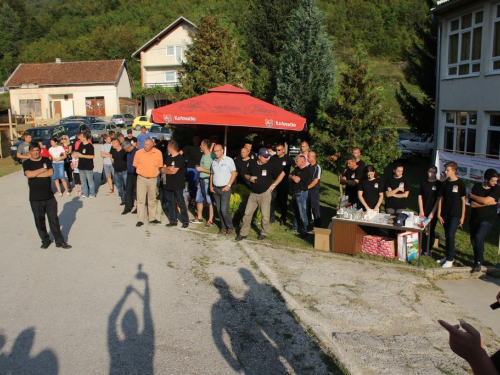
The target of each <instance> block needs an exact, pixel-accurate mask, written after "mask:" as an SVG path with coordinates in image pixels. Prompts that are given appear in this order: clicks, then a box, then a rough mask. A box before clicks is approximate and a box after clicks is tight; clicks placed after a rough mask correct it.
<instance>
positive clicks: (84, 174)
mask: <svg viewBox="0 0 500 375" xmlns="http://www.w3.org/2000/svg"><path fill="white" fill-rule="evenodd" d="M80 180H81V181H82V195H85V196H86V197H88V196H89V189H90V196H91V197H95V183H94V171H86V170H81V169H80ZM87 183H88V186H87Z"/></svg>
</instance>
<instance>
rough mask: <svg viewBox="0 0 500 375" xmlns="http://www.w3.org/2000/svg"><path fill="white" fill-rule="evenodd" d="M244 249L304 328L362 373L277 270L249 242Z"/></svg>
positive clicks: (350, 368) (355, 373)
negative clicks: (302, 303)
mask: <svg viewBox="0 0 500 375" xmlns="http://www.w3.org/2000/svg"><path fill="white" fill-rule="evenodd" d="M240 245H241V247H242V248H243V251H244V252H245V253H246V254H247V255H248V257H249V258H250V259H252V260H253V261H254V262H255V263H257V265H258V266H259V269H260V270H261V271H262V273H263V274H264V275H265V276H266V277H267V278H268V279H269V282H270V283H271V285H272V286H273V287H274V288H276V289H277V290H278V291H279V292H280V294H281V296H282V297H283V299H284V300H285V302H286V303H287V305H288V307H289V309H290V310H291V311H292V312H294V313H295V314H297V316H298V317H299V318H300V320H301V322H300V323H301V324H302V325H305V327H304V328H306V329H311V330H313V332H314V334H315V335H316V336H317V337H318V339H319V340H320V341H321V343H323V344H324V345H325V346H326V347H327V348H328V350H329V351H330V352H331V353H332V354H333V355H334V356H335V358H336V359H337V360H338V361H339V362H340V363H341V364H342V366H344V368H345V369H347V371H349V373H350V374H353V375H362V372H361V371H360V370H359V369H358V368H357V367H356V365H355V364H354V363H352V362H351V361H349V360H348V359H347V358H346V357H345V355H344V353H343V352H342V350H341V349H340V348H339V347H338V345H337V343H336V342H335V341H334V340H333V339H332V338H331V333H329V332H326V331H325V329H324V328H323V326H322V325H321V324H320V323H319V322H318V321H317V320H316V319H314V318H313V317H311V316H309V315H308V314H307V313H306V312H305V310H304V309H303V308H302V306H301V305H300V304H299V303H298V302H297V301H296V300H295V299H294V298H293V297H292V296H291V295H290V294H288V293H287V292H286V291H285V289H284V288H283V286H282V285H281V283H280V282H279V280H278V277H277V276H276V274H275V272H274V271H273V270H271V269H270V268H269V267H268V266H267V265H266V264H265V263H264V261H263V260H262V258H261V257H260V256H259V254H257V253H256V252H255V251H254V250H253V249H252V248H251V247H250V246H249V244H248V243H241V242H240Z"/></svg>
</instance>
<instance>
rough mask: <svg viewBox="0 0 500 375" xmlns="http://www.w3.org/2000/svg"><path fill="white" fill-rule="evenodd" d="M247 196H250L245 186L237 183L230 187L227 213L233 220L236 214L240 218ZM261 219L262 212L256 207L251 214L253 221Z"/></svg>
mask: <svg viewBox="0 0 500 375" xmlns="http://www.w3.org/2000/svg"><path fill="white" fill-rule="evenodd" d="M249 196H250V190H248V188H247V187H245V186H243V185H239V184H238V185H234V186H232V187H231V198H230V200H229V213H230V214H231V216H232V217H233V220H234V218H235V217H237V216H238V215H240V216H241V218H243V215H244V213H245V207H246V206H247V201H248V197H249ZM241 218H237V220H236V221H239V219H241ZM261 220H262V214H261V212H260V209H259V208H257V210H256V211H255V213H254V216H253V221H254V222H255V223H259V222H260V221H261Z"/></svg>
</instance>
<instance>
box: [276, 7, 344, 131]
mask: <svg viewBox="0 0 500 375" xmlns="http://www.w3.org/2000/svg"><path fill="white" fill-rule="evenodd" d="M322 21H323V17H322V15H321V13H320V11H319V9H318V7H317V5H316V1H315V0H301V1H300V3H299V6H298V8H297V9H296V10H294V11H293V13H292V15H291V17H290V20H289V22H288V27H287V29H286V32H285V40H286V42H285V44H284V45H283V50H282V53H281V56H280V58H279V68H278V72H277V75H276V95H275V96H274V100H273V102H274V104H275V105H277V106H279V107H281V108H284V109H286V110H288V111H291V112H293V113H296V114H298V115H301V116H304V117H306V119H307V121H308V122H309V123H314V122H315V121H316V118H317V112H318V109H319V106H320V103H322V102H323V101H324V100H325V99H326V97H327V95H328V92H329V90H330V87H332V85H333V82H334V78H335V62H334V55H333V51H332V45H331V43H330V41H329V40H328V36H327V34H326V32H325V29H324V27H323V24H322Z"/></svg>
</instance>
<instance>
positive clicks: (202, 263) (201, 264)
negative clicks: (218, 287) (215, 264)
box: [190, 255, 212, 285]
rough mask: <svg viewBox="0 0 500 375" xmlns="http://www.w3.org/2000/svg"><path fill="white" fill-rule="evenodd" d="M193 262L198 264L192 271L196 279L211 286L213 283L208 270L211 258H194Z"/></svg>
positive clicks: (205, 256) (204, 256)
mask: <svg viewBox="0 0 500 375" xmlns="http://www.w3.org/2000/svg"><path fill="white" fill-rule="evenodd" d="M193 260H194V261H195V262H196V263H197V265H194V266H192V267H191V269H190V270H191V272H192V273H193V275H194V277H196V278H197V279H198V280H200V281H203V282H204V283H207V284H209V285H210V284H211V283H212V281H211V279H210V276H209V275H208V272H207V270H206V269H207V267H208V266H209V265H210V263H211V261H210V257H208V256H207V255H203V256H202V257H194V258H193Z"/></svg>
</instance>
